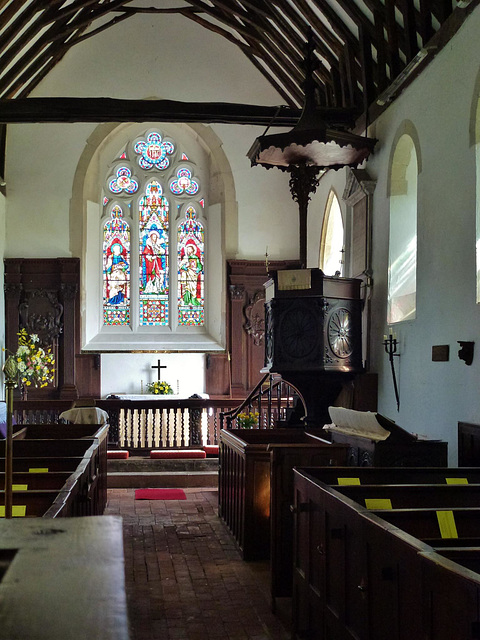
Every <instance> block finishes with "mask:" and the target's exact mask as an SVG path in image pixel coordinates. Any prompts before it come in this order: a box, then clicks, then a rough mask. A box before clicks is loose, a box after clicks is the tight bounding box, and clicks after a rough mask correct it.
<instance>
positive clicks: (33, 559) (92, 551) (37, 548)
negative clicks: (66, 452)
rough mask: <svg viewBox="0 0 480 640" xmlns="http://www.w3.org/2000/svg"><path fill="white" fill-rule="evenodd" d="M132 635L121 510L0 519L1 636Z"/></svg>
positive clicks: (119, 638)
mask: <svg viewBox="0 0 480 640" xmlns="http://www.w3.org/2000/svg"><path fill="white" fill-rule="evenodd" d="M12 556H13V558H12ZM129 637H130V633H129V626H128V616H127V603H126V594H125V569H124V555H123V539H122V519H121V518H119V517H113V516H92V517H85V518H58V519H46V518H31V519H23V518H13V519H11V520H5V519H2V520H0V640H26V638H28V639H29V640H85V638H95V640H128V639H129Z"/></svg>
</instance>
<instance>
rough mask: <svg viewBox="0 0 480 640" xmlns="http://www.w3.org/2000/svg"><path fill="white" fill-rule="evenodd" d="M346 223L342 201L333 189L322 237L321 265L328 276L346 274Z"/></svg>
mask: <svg viewBox="0 0 480 640" xmlns="http://www.w3.org/2000/svg"><path fill="white" fill-rule="evenodd" d="M344 255H345V225H344V222H343V216H342V210H341V208H340V201H339V199H338V197H337V195H336V193H335V191H334V190H333V189H331V191H330V193H329V194H328V198H327V204H326V206H325V213H324V215H323V224H322V234H321V239H320V258H319V267H320V269H321V270H322V271H323V273H324V274H325V275H327V276H334V275H335V274H336V273H338V274H339V275H340V276H343V275H344Z"/></svg>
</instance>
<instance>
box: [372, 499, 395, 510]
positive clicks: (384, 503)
mask: <svg viewBox="0 0 480 640" xmlns="http://www.w3.org/2000/svg"><path fill="white" fill-rule="evenodd" d="M365 506H366V507H367V509H391V508H392V501H391V500H390V498H365Z"/></svg>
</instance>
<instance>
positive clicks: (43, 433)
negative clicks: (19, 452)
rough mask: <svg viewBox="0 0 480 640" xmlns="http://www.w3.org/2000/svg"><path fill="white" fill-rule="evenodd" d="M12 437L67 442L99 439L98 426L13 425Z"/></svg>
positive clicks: (99, 427)
mask: <svg viewBox="0 0 480 640" xmlns="http://www.w3.org/2000/svg"><path fill="white" fill-rule="evenodd" d="M14 429H15V431H14V434H13V437H14V438H15V439H19V440H43V439H50V440H67V439H79V438H97V437H101V434H102V430H103V426H101V425H98V424H26V425H15V426H14Z"/></svg>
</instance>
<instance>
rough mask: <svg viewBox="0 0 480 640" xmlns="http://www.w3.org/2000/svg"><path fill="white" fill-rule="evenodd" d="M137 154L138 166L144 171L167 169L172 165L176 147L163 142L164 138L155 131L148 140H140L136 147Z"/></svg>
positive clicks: (170, 143) (149, 135)
mask: <svg viewBox="0 0 480 640" xmlns="http://www.w3.org/2000/svg"><path fill="white" fill-rule="evenodd" d="M134 149H135V153H138V154H139V156H138V164H139V165H140V166H141V167H142V169H152V168H153V167H155V168H156V169H161V170H163V169H166V168H167V167H168V166H169V165H170V159H169V157H168V156H171V155H172V154H173V152H174V151H175V145H174V144H173V143H172V142H170V141H168V140H163V142H162V136H161V135H160V134H159V133H157V132H156V131H153V132H152V133H149V134H148V136H147V139H146V140H140V141H139V142H137V144H136V145H135V147H134Z"/></svg>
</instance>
